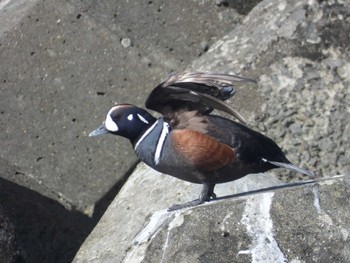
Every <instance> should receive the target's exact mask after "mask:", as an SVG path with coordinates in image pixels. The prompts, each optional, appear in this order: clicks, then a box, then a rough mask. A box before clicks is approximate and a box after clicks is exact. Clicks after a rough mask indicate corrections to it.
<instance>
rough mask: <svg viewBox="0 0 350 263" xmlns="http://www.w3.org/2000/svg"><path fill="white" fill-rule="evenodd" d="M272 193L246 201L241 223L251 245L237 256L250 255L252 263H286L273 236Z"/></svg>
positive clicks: (252, 197) (255, 196)
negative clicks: (249, 237) (249, 238)
mask: <svg viewBox="0 0 350 263" xmlns="http://www.w3.org/2000/svg"><path fill="white" fill-rule="evenodd" d="M273 196H274V193H264V194H260V195H254V196H251V197H249V198H248V199H247V203H246V205H245V208H244V212H243V217H242V220H241V222H242V223H243V224H244V225H245V226H246V229H247V232H248V234H249V235H250V236H251V239H252V244H251V247H250V248H248V249H247V250H241V251H239V253H238V255H239V254H251V255H252V263H262V262H287V260H286V258H285V256H284V254H283V253H282V251H281V249H280V248H279V246H278V243H277V241H276V240H275V238H274V234H273V222H272V219H271V216H270V208H271V204H272V199H273Z"/></svg>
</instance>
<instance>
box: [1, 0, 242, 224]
mask: <svg viewBox="0 0 350 263" xmlns="http://www.w3.org/2000/svg"><path fill="white" fill-rule="evenodd" d="M209 10H210V11H209ZM242 17H243V16H242V15H240V14H239V13H238V12H237V11H235V9H233V8H230V7H229V6H224V5H220V6H219V5H216V4H215V3H214V2H212V1H176V2H174V3H172V4H171V5H167V4H164V3H163V2H162V1H143V2H133V1H118V2H116V1H103V2H96V1H83V2H82V1H73V0H72V1H65V2H57V1H52V0H49V1H29V2H27V1H21V0H13V1H2V2H1V9H0V24H1V25H4V27H3V28H2V31H1V34H0V37H1V38H0V61H2V63H1V65H0V67H1V68H0V91H1V94H2V96H1V98H0V100H1V103H0V105H1V106H0V107H1V109H0V112H1V114H0V116H1V126H2V127H3V129H2V132H1V134H0V145H1V147H0V158H3V159H4V160H5V161H6V162H9V163H10V164H12V165H15V166H17V169H18V170H19V171H20V173H21V175H22V176H12V177H11V176H10V175H8V177H6V178H5V179H9V180H11V181H13V182H16V183H18V184H20V185H24V186H26V187H28V188H30V189H32V190H34V191H37V192H39V193H41V194H43V195H45V196H48V197H50V198H53V199H55V200H58V201H59V202H60V203H61V204H63V205H64V206H65V207H67V208H68V209H73V210H78V211H81V212H83V213H84V214H87V215H89V216H93V215H94V216H95V217H96V218H98V217H99V216H100V215H101V213H103V211H104V208H105V207H104V206H105V205H103V204H102V203H103V202H104V201H103V200H108V199H109V198H110V197H109V193H112V194H111V195H112V196H113V193H115V192H116V191H117V190H118V189H119V188H120V184H121V183H122V182H123V180H124V178H125V176H128V175H129V174H130V171H132V169H133V168H134V166H135V164H136V163H137V159H136V157H135V155H134V154H133V153H132V150H131V148H130V147H129V144H128V142H127V141H125V140H115V139H114V138H103V139H97V140H92V139H91V138H88V137H87V136H86V135H87V134H88V132H89V131H90V130H91V129H93V128H95V126H96V125H97V124H98V123H99V122H100V121H101V118H103V116H104V115H105V114H106V111H107V110H108V109H109V108H110V107H111V105H113V104H114V103H115V102H116V101H119V102H130V103H134V104H138V105H143V103H144V99H145V97H146V94H147V92H148V91H150V90H151V89H152V88H153V87H154V86H155V85H156V84H158V83H159V81H160V80H161V79H162V78H163V77H164V76H166V75H167V74H168V73H170V72H171V71H173V70H177V71H182V70H184V68H185V67H186V66H187V65H188V64H189V63H190V61H192V60H193V59H194V58H197V57H198V56H200V55H202V54H203V53H205V50H206V49H207V46H210V45H212V44H213V43H214V42H215V41H216V40H218V39H219V38H221V37H222V36H223V35H224V34H226V33H227V32H229V31H230V30H232V28H234V27H235V24H237V23H239V22H240V21H241V20H242ZM180 29H181V30H180ZM129 42H130V44H127V45H125V43H129ZM204 42H205V43H204ZM201 43H202V44H201ZM203 43H204V44H203ZM203 45H204V46H206V47H205V48H203ZM5 176H6V175H5ZM101 200H102V201H101ZM100 206H101V207H100Z"/></svg>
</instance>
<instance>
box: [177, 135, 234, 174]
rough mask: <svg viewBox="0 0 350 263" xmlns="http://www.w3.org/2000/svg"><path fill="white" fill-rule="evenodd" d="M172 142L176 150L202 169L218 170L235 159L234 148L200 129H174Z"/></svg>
mask: <svg viewBox="0 0 350 263" xmlns="http://www.w3.org/2000/svg"><path fill="white" fill-rule="evenodd" d="M172 142H173V146H174V148H175V151H177V152H178V153H179V154H180V155H182V156H183V157H184V158H185V160H188V161H189V163H190V164H191V165H194V166H195V167H197V168H198V169H200V170H204V171H211V170H216V169H219V168H221V167H223V166H225V165H228V164H229V163H232V162H234V161H235V155H236V153H235V150H234V149H232V148H231V147H229V146H227V145H226V144H223V143H221V142H219V141H218V140H216V139H214V138H213V137H210V136H208V135H205V134H203V133H200V132H198V131H193V130H174V131H173V132H172Z"/></svg>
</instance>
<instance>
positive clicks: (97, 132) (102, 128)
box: [89, 123, 109, 137]
mask: <svg viewBox="0 0 350 263" xmlns="http://www.w3.org/2000/svg"><path fill="white" fill-rule="evenodd" d="M106 133H109V131H108V130H107V129H106V127H105V124H104V123H102V124H101V126H100V127H98V128H97V129H96V130H93V131H92V132H90V133H89V137H94V136H99V135H102V134H106Z"/></svg>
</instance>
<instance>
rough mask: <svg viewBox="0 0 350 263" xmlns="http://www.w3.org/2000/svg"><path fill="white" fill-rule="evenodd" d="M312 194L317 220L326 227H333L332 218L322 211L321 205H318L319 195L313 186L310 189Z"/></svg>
mask: <svg viewBox="0 0 350 263" xmlns="http://www.w3.org/2000/svg"><path fill="white" fill-rule="evenodd" d="M312 193H313V195H314V203H313V205H314V207H315V209H316V211H317V214H318V217H319V219H320V220H321V221H322V222H324V223H326V224H327V225H333V220H332V218H331V217H330V216H329V215H328V214H327V213H326V212H325V211H323V210H322V208H321V205H320V193H319V190H318V188H317V187H316V186H315V187H313V188H312Z"/></svg>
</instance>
